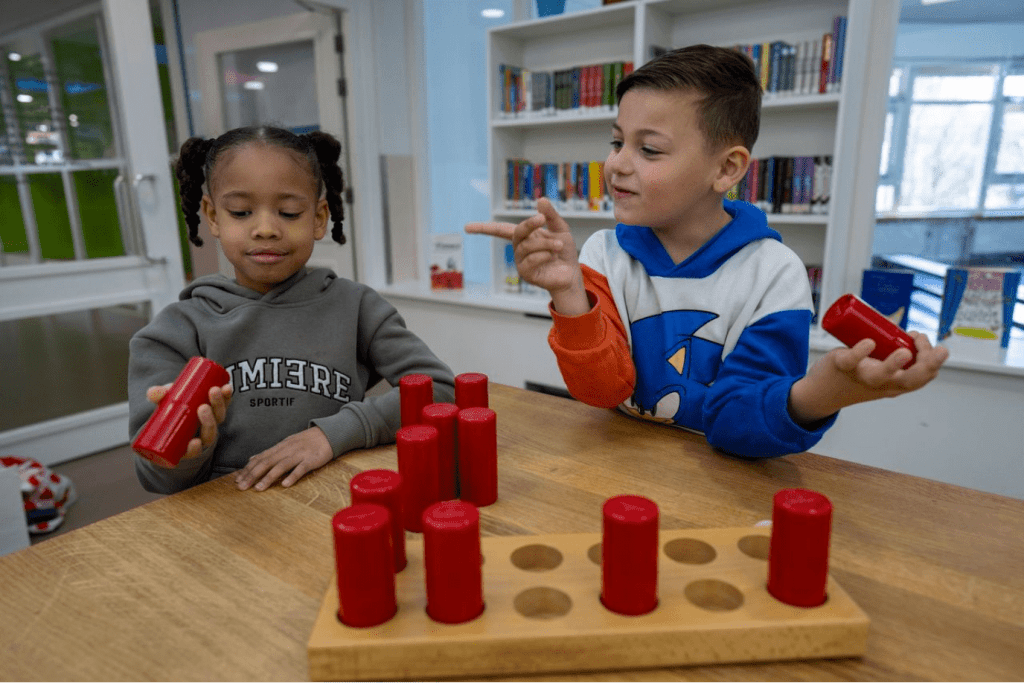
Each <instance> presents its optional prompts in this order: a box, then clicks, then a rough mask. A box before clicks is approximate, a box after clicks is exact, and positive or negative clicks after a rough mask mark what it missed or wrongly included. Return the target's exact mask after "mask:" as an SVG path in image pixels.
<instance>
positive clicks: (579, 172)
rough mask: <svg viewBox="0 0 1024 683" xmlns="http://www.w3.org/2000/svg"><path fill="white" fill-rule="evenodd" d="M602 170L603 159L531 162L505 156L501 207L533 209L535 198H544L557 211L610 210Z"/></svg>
mask: <svg viewBox="0 0 1024 683" xmlns="http://www.w3.org/2000/svg"><path fill="white" fill-rule="evenodd" d="M603 173H604V162H603V161H584V162H572V161H566V162H561V163H533V162H531V161H529V160H527V159H506V160H505V174H506V183H505V202H504V208H505V209H507V210H514V209H536V208H537V200H538V199H540V198H541V197H547V198H548V199H549V200H551V203H552V204H554V206H555V208H556V209H558V210H559V211H611V209H612V202H611V197H610V196H609V194H608V191H607V189H606V188H605V185H604V177H603Z"/></svg>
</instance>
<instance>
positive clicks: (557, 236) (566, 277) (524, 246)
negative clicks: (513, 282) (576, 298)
mask: <svg viewBox="0 0 1024 683" xmlns="http://www.w3.org/2000/svg"><path fill="white" fill-rule="evenodd" d="M466 232H468V233H470V234H482V235H491V236H492V237H501V238H503V239H506V240H509V241H511V242H512V245H513V248H514V249H515V259H516V269H517V270H518V271H519V276H520V277H521V278H523V279H524V280H526V281H527V282H529V283H530V284H532V285H536V286H537V287H543V288H544V289H546V290H548V291H549V292H551V295H552V297H553V298H554V297H555V296H556V295H557V294H559V293H562V292H567V291H569V290H572V289H573V288H575V287H579V289H580V291H581V292H582V291H583V276H582V275H581V273H580V264H579V261H578V260H577V255H576V242H575V241H574V240H573V238H572V233H571V232H570V231H569V225H568V224H567V223H566V222H565V220H564V219H563V218H562V217H561V216H559V215H558V211H556V210H555V207H554V206H552V204H551V202H550V201H549V200H548V199H546V198H543V197H542V198H541V199H539V200H537V214H536V215H534V216H530V217H529V218H527V219H526V220H524V221H523V222H522V223H520V224H519V225H514V224H512V223H467V224H466ZM584 296H585V295H584Z"/></svg>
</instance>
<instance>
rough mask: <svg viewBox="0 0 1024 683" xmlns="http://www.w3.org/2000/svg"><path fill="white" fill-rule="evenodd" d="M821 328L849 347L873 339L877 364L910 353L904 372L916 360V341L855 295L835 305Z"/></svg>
mask: <svg viewBox="0 0 1024 683" xmlns="http://www.w3.org/2000/svg"><path fill="white" fill-rule="evenodd" d="M821 327H822V328H823V329H824V330H825V331H826V332H828V333H829V334H831V335H832V336H833V337H835V338H836V339H838V340H839V341H841V342H843V343H844V344H846V345H847V346H853V345H854V344H856V343H857V342H859V341H860V340H861V339H867V338H870V339H874V340H875V349H874V350H873V351H872V352H871V354H870V355H871V357H872V358H877V359H878V360H885V359H886V358H888V357H889V354H891V353H892V352H893V351H896V350H897V349H908V350H909V351H910V353H911V356H910V360H909V361H907V363H906V364H905V365H904V366H903V368H904V369H906V368H909V367H910V366H911V365H913V364H914V361H915V360H916V359H917V346H916V345H915V344H914V338H913V337H911V336H910V335H909V334H907V333H906V331H904V330H903V329H902V328H901V327H900V326H899V325H897V324H896V323H894V322H892V321H891V320H889V319H888V318H886V317H885V316H884V315H882V314H881V313H879V312H878V311H877V310H875V309H874V308H873V307H872V306H871V305H869V304H868V303H866V302H865V301H864V300H863V299H860V298H858V297H856V296H854V295H853V294H844V295H843V296H841V297H839V298H838V299H837V300H836V302H835V303H834V304H832V306H831V308H829V309H828V311H827V312H826V313H825V316H824V317H823V318H822V319H821Z"/></svg>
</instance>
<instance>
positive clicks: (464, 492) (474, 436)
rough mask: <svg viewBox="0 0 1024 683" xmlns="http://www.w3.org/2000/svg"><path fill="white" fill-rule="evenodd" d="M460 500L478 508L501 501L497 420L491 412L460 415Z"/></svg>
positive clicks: (475, 410)
mask: <svg viewBox="0 0 1024 683" xmlns="http://www.w3.org/2000/svg"><path fill="white" fill-rule="evenodd" d="M459 498H461V499H462V500H464V501H467V502H469V503H473V505H476V506H477V507H484V506H485V505H490V504H491V503H493V502H495V501H496V500H498V432H497V416H496V415H495V413H494V411H493V410H491V409H490V408H465V409H463V410H460V411H459Z"/></svg>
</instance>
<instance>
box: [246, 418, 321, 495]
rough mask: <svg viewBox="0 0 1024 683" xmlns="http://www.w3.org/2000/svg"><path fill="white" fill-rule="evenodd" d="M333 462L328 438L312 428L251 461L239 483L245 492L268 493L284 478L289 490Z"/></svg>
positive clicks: (283, 484) (282, 484)
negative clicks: (247, 490)
mask: <svg viewBox="0 0 1024 683" xmlns="http://www.w3.org/2000/svg"><path fill="white" fill-rule="evenodd" d="M333 459H334V451H333V450H332V449H331V444H330V443H329V442H328V441H327V437H326V436H325V435H324V433H323V432H322V431H321V430H320V428H319V427H310V428H309V429H306V430H304V431H301V432H299V433H297V434H292V435H291V436H289V437H288V438H286V439H284V440H282V441H281V442H280V443H279V444H277V445H276V446H273V447H271V448H268V449H267V450H265V451H263V452H262V453H260V454H258V455H254V456H252V457H251V458H249V463H248V464H247V465H246V466H245V467H243V468H242V469H241V470H239V471H238V473H237V474H235V483H236V484H237V485H238V488H239V489H240V490H242V491H245V490H246V489H249V488H254V489H256V490H257V491H264V490H266V489H268V488H270V487H271V486H272V485H273V484H274V482H275V481H277V480H278V479H281V477H282V476H283V477H284V479H281V486H284V487H285V488H288V487H289V486H291V485H292V484H294V483H295V482H297V481H298V480H299V479H301V478H302V477H303V476H304V475H306V474H308V473H309V472H312V471H313V470H315V469H318V468H320V467H323V466H324V465H326V464H327V463H329V462H330V461H331V460H333ZM285 475H287V476H285Z"/></svg>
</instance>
